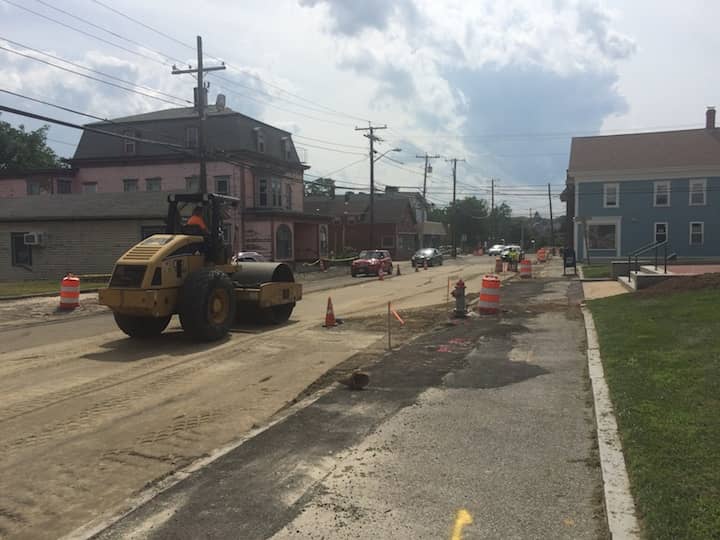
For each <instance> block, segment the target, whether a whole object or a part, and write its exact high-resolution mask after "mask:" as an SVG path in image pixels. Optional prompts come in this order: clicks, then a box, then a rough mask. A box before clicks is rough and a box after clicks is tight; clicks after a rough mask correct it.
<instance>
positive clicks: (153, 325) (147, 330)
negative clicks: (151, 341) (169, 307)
mask: <svg viewBox="0 0 720 540" xmlns="http://www.w3.org/2000/svg"><path fill="white" fill-rule="evenodd" d="M113 316H114V317H115V322H116V323H117V325H118V327H119V328H120V330H122V331H123V332H125V333H126V334H127V335H128V336H130V337H131V338H137V339H147V338H152V337H155V336H159V335H160V334H162V332H163V330H165V329H166V328H167V325H168V324H170V319H171V316H170V315H168V316H167V317H139V316H137V315H124V314H123V313H113Z"/></svg>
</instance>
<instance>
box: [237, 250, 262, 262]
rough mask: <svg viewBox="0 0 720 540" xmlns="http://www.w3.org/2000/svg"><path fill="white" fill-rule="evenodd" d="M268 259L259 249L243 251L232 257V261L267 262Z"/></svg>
mask: <svg viewBox="0 0 720 540" xmlns="http://www.w3.org/2000/svg"><path fill="white" fill-rule="evenodd" d="M265 261H267V259H266V258H265V257H264V256H262V255H261V254H260V253H258V252H257V251H241V252H240V253H238V254H237V255H235V256H234V257H233V258H232V262H234V263H239V262H265Z"/></svg>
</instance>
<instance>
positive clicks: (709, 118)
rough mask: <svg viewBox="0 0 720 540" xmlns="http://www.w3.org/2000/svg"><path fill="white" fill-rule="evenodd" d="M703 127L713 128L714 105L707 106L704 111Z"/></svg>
mask: <svg viewBox="0 0 720 540" xmlns="http://www.w3.org/2000/svg"><path fill="white" fill-rule="evenodd" d="M705 129H715V107H708V108H707V111H705Z"/></svg>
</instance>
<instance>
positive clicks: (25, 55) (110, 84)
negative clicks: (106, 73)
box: [0, 0, 190, 107]
mask: <svg viewBox="0 0 720 540" xmlns="http://www.w3.org/2000/svg"><path fill="white" fill-rule="evenodd" d="M5 1H7V0H5ZM0 49H2V50H4V51H7V52H9V53H12V54H16V55H18V56H22V57H25V58H28V59H29V60H35V61H36V62H41V63H43V64H46V65H48V66H51V67H54V68H56V69H60V70H62V71H65V72H67V73H72V74H74V75H79V76H80V77H85V78H86V79H90V80H93V81H97V82H100V83H103V84H107V85H108V86H113V87H115V88H119V89H120V90H125V91H126V92H132V93H134V94H139V95H141V96H145V97H148V98H150V99H155V100H157V101H162V102H164V103H169V104H170V105H174V106H176V107H177V106H178V103H177V102H173V101H169V100H167V99H165V98H162V97H158V96H153V95H152V94H148V93H147V92H142V91H140V90H134V89H132V88H128V87H126V86H122V85H120V84H116V83H113V82H110V81H105V80H102V79H98V78H97V77H93V76H92V75H87V74H85V73H80V72H79V71H75V70H72V69H70V68H66V67H63V66H59V65H57V64H53V63H52V62H48V61H47V60H43V59H42V58H36V57H34V56H30V55H29V54H24V53H21V52H19V51H15V50H13V49H9V48H7V47H3V46H2V45H0ZM188 103H190V102H188Z"/></svg>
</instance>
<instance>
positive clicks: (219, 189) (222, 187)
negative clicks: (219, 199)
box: [215, 176, 230, 195]
mask: <svg viewBox="0 0 720 540" xmlns="http://www.w3.org/2000/svg"><path fill="white" fill-rule="evenodd" d="M215 193H219V194H220V195H229V194H230V177H229V176H216V177H215Z"/></svg>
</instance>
